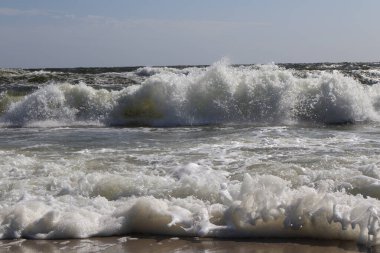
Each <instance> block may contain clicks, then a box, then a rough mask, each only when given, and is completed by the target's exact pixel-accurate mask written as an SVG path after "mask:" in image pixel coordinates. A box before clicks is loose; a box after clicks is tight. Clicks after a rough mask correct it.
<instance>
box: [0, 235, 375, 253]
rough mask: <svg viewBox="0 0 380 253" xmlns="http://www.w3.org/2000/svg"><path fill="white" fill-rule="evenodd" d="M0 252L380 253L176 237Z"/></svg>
mask: <svg viewBox="0 0 380 253" xmlns="http://www.w3.org/2000/svg"><path fill="white" fill-rule="evenodd" d="M0 252H16V253H34V252H36V253H37V252H83V253H84V252H105V253H118V252H131V253H132V252H133V253H143V252H157V253H168V252H187V253H195V252H214V253H227V252H239V253H244V252H255V253H268V252H276V253H343V252H371V253H372V252H380V247H378V248H376V247H372V248H366V247H362V246H360V245H357V244H356V243H354V242H344V241H310V240H273V239H271V240H269V239H268V240H232V239H229V240H215V239H208V238H176V237H145V236H139V237H137V236H136V237H132V236H126V237H106V238H104V237H103V238H90V239H81V240H79V239H76V240H25V239H21V240H3V241H0Z"/></svg>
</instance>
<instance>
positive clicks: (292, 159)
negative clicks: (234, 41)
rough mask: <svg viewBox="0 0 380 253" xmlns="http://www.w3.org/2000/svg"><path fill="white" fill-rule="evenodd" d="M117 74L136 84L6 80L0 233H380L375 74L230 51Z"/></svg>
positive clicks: (370, 240)
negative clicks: (21, 84) (256, 61)
mask: <svg viewBox="0 0 380 253" xmlns="http://www.w3.org/2000/svg"><path fill="white" fill-rule="evenodd" d="M366 71H367V72H368V73H370V72H369V71H368V70H366ZM367 72H366V73H367ZM48 73H49V75H50V72H46V73H45V72H41V73H38V74H37V75H47V74H48ZM86 75H88V74H86ZM120 75H124V76H128V78H130V79H131V80H134V81H135V82H136V83H137V84H136V83H135V84H132V83H130V84H128V85H127V87H123V88H122V89H120V86H117V88H115V89H110V87H111V86H112V85H110V84H108V86H107V88H104V87H103V88H101V87H95V86H94V85H93V84H88V83H87V84H86V83H84V82H81V83H78V84H75V83H70V82H56V83H45V84H41V85H40V86H39V87H38V88H37V87H34V88H33V89H32V90H28V91H26V90H22V91H17V90H16V89H15V87H13V86H12V87H13V88H12V89H6V90H4V91H2V93H1V96H0V109H1V116H0V122H1V123H0V124H1V126H2V127H1V128H0V143H1V145H0V157H1V159H0V238H1V239H15V238H27V239H70V238H89V237H103V236H124V237H125V236H130V235H132V234H135V233H142V234H150V235H168V236H170V237H182V236H191V237H211V238H308V239H326V240H350V241H354V242H357V243H360V244H364V245H368V246H371V245H377V244H379V239H378V238H379V237H380V235H379V229H380V227H379V226H380V221H379V216H378V213H379V211H380V200H379V199H380V194H379V193H378V192H379V189H380V170H379V166H380V163H379V158H380V156H379V154H380V141H379V140H378V139H379V138H378V127H379V118H378V117H379V115H378V107H379V104H378V100H379V94H380V93H379V89H380V88H379V84H372V85H364V84H362V83H360V82H359V81H358V80H357V79H355V78H353V77H352V76H350V75H347V74H345V73H343V72H342V71H337V70H315V71H309V70H307V69H301V70H299V69H289V68H285V67H280V66H276V65H263V66H230V65H228V64H226V63H224V62H219V63H216V64H214V65H212V66H209V67H201V68H198V67H187V68H182V69H175V68H147V67H146V68H139V69H135V70H133V71H132V72H128V73H123V74H118V76H120ZM108 76H109V75H108ZM113 76H115V75H113ZM118 78H119V77H118ZM139 80H140V81H141V82H140V83H139ZM305 122H306V124H304V123H305ZM341 123H353V124H343V125H339V124H341ZM354 123H360V124H354ZM336 124H338V125H336ZM111 126H112V127H111ZM113 126H149V127H134V128H128V127H123V128H119V127H113ZM163 126H164V128H162V127H163ZM170 126H176V127H175V128H171V127H170Z"/></svg>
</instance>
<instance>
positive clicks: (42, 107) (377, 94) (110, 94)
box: [0, 61, 380, 127]
mask: <svg viewBox="0 0 380 253" xmlns="http://www.w3.org/2000/svg"><path fill="white" fill-rule="evenodd" d="M134 74H135V75H140V76H143V77H144V79H143V81H142V83H141V84H136V85H130V86H128V87H126V88H123V89H121V90H106V89H96V88H94V87H91V86H88V85H86V84H85V83H83V82H81V83H79V84H70V83H54V84H49V85H45V86H41V87H40V88H39V89H37V90H35V91H34V92H32V93H30V94H27V95H24V94H22V95H17V96H16V95H14V94H13V95H12V94H10V93H8V92H7V91H3V92H2V93H1V94H0V111H1V116H0V122H1V125H2V126H8V127H28V126H50V125H51V124H53V125H66V126H67V125H68V126H70V125H78V124H85V125H88V124H95V125H104V126H189V125H208V124H230V123H232V124H240V123H253V124H255V123H260V124H261V123H263V124H280V123H287V124H292V123H294V122H296V123H297V122H311V123H318V124H340V123H356V122H363V121H379V120H380V114H379V109H380V84H379V83H377V84H373V85H371V86H368V85H363V84H361V83H360V82H358V81H357V80H355V79H354V78H352V77H349V76H346V75H344V74H342V73H341V72H338V71H329V72H326V71H319V72H308V73H306V74H305V76H304V77H302V78H301V77H299V76H298V75H296V74H295V72H294V71H292V70H291V69H285V68H282V67H279V66H277V65H262V66H251V67H247V66H245V67H234V66H230V65H228V64H226V63H224V62H223V61H221V62H217V63H215V64H213V65H212V66H210V67H205V68H186V69H183V70H179V69H176V70H173V69H166V68H157V69H151V68H140V69H138V70H136V71H135V72H134Z"/></svg>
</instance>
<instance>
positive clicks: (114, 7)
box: [0, 0, 380, 67]
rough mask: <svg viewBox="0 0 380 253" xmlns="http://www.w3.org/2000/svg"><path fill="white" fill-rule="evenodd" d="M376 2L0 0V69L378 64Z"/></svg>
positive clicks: (379, 41)
mask: <svg viewBox="0 0 380 253" xmlns="http://www.w3.org/2000/svg"><path fill="white" fill-rule="evenodd" d="M379 13H380V1H379V0H313V1H311V0H261V1H258V0H230V1H227V0H33V1H32V0H0V67H76V66H131V65H171V64H210V63H212V62H215V61H217V60H219V59H221V58H223V57H227V58H229V59H230V61H231V62H232V63H268V62H321V61H329V62H337V61H380V27H379V26H380V14H379Z"/></svg>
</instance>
